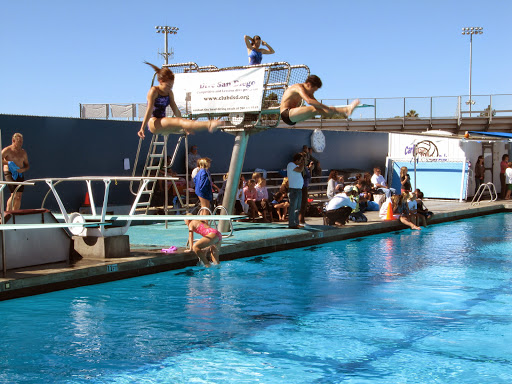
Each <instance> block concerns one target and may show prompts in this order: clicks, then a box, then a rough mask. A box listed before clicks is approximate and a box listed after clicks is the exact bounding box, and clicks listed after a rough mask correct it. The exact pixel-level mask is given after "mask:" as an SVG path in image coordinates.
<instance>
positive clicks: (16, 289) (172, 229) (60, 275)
mask: <svg viewBox="0 0 512 384" xmlns="http://www.w3.org/2000/svg"><path fill="white" fill-rule="evenodd" d="M425 205H426V206H427V207H428V208H429V210H431V211H433V212H434V216H433V218H432V219H431V220H430V221H429V225H435V224H439V223H442V222H446V221H454V220H459V219H464V218H469V217H475V216H481V215H487V214H494V213H500V212H509V211H512V202H508V201H503V200H498V201H496V202H482V203H480V204H479V205H477V206H472V205H471V204H470V203H459V202H454V201H436V200H426V201H425ZM366 216H367V217H368V222H367V223H352V222H350V223H349V224H347V225H346V226H345V227H342V228H337V227H329V226H324V225H323V220H322V218H321V217H318V218H306V222H307V225H306V227H305V228H303V229H288V228H287V223H270V224H268V223H249V222H242V223H235V225H234V228H235V231H234V236H232V237H229V238H226V239H224V240H223V242H222V249H221V261H225V260H233V259H238V258H243V257H250V256H255V255H259V254H264V253H270V252H275V251H281V250H285V249H291V248H298V247H304V246H310V245H314V244H320V243H326V242H331V241H338V240H344V239H349V238H354V237H362V236H368V235H373V234H377V233H384V232H391V231H396V230H401V229H403V230H407V231H408V230H409V229H408V228H406V227H405V226H404V225H402V224H401V223H399V222H398V221H393V222H387V221H381V220H380V218H379V216H378V212H367V213H366ZM128 235H129V236H130V245H131V252H130V255H129V257H126V258H115V259H104V258H102V259H93V258H87V259H81V260H78V261H73V262H68V263H56V264H48V265H42V266H36V267H29V268H22V269H14V270H8V271H7V274H6V276H5V277H3V278H0V300H7V299H12V298H17V297H23V296H29V295H35V294H40V293H46V292H51V291H55V290H60V289H67V288H73V287H78V286H83V285H89V284H97V283H103V282H108V281H113V280H119V279H124V278H129V277H135V276H141V275H146V274H151V273H157V272H163V271H168V270H172V269H179V268H184V267H187V266H194V265H196V264H197V258H196V256H195V255H194V254H191V253H186V252H184V249H185V248H184V247H185V245H186V243H187V239H188V231H187V227H186V226H185V225H184V223H181V222H174V223H172V224H169V228H168V229H165V226H164V224H155V225H151V226H133V227H131V228H130V230H129V231H128ZM171 245H175V246H177V247H178V251H177V252H176V253H173V254H166V253H162V252H161V249H162V248H168V247H169V246H171Z"/></svg>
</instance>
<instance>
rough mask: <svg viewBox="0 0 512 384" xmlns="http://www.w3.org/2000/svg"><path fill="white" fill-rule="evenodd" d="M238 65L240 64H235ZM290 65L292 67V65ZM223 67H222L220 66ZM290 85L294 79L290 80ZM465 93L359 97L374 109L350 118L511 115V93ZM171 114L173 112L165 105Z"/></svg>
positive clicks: (130, 110) (139, 111) (85, 111)
mask: <svg viewBox="0 0 512 384" xmlns="http://www.w3.org/2000/svg"><path fill="white" fill-rule="evenodd" d="M238 68H239V67H238ZM292 68H293V66H292ZM218 70H219V69H218V68H215V67H212V66H208V67H197V68H193V67H190V66H189V67H187V68H186V70H185V72H187V71H190V72H192V71H204V72H206V71H218ZM222 70H224V68H223V69H222ZM289 81H290V84H291V83H293V79H289ZM468 98H469V97H468V96H465V95H462V96H429V97H384V98H359V99H360V100H361V102H362V103H364V104H370V105H374V106H375V107H374V108H359V109H357V110H356V111H355V112H354V113H353V114H352V116H351V117H350V118H351V120H366V121H368V120H373V121H377V120H390V119H401V120H404V119H407V120H413V119H422V120H425V119H428V120H434V119H459V122H460V121H461V120H462V119H463V118H468V117H469V118H475V117H478V118H487V119H489V121H492V119H493V118H494V117H500V116H512V94H496V95H472V96H471V100H472V102H471V103H469V102H468ZM352 100H353V99H322V100H321V102H322V103H324V104H327V105H340V104H343V105H345V104H349V103H350V101H352ZM145 113H146V104H145V103H132V104H122V103H121V104H80V117H81V118H84V119H112V120H121V119H127V120H142V119H143V118H144V114H145ZM167 113H168V115H169V116H171V114H172V111H171V109H170V108H168V110H167Z"/></svg>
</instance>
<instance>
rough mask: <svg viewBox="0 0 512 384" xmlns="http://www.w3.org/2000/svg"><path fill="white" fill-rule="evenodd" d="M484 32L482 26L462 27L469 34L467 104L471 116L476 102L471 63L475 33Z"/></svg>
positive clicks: (463, 32)
mask: <svg viewBox="0 0 512 384" xmlns="http://www.w3.org/2000/svg"><path fill="white" fill-rule="evenodd" d="M482 33H484V29H483V28H482V27H468V28H462V34H463V35H469V100H468V101H466V104H469V117H471V106H472V105H473V104H475V102H474V101H473V100H471V64H472V61H473V35H481V34H482Z"/></svg>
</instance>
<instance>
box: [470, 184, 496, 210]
mask: <svg viewBox="0 0 512 384" xmlns="http://www.w3.org/2000/svg"><path fill="white" fill-rule="evenodd" d="M491 187H492V189H493V190H494V195H493V190H492V189H491ZM486 190H488V191H489V195H490V196H491V199H490V200H489V201H488V203H492V202H494V201H496V200H497V198H498V194H497V192H496V187H495V186H494V184H493V183H491V182H488V183H485V184H480V186H479V187H478V190H477V191H476V193H475V196H473V200H471V205H472V206H476V205H479V204H480V199H481V198H482V196H483V194H484V192H485V191H486Z"/></svg>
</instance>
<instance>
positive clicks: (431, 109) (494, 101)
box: [321, 94, 512, 122]
mask: <svg viewBox="0 0 512 384" xmlns="http://www.w3.org/2000/svg"><path fill="white" fill-rule="evenodd" d="M468 98H469V97H468V96H465V95H461V96H429V97H386V98H359V99H360V100H361V103H364V104H370V105H374V106H375V107H374V108H360V109H357V110H356V111H355V112H354V113H353V114H352V115H351V117H350V118H351V120H356V121H357V120H362V121H377V120H393V119H396V120H404V119H407V120H414V119H421V120H430V121H432V120H435V119H458V120H459V122H460V121H461V120H462V119H463V118H468V117H471V118H474V117H478V118H487V119H489V120H491V121H492V118H493V117H495V116H511V115H512V94H496V95H472V96H471V103H470V102H469V100H468ZM352 100H353V99H322V100H321V102H322V103H324V104H326V105H339V104H343V105H344V104H349V103H350V102H351V101H352Z"/></svg>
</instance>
